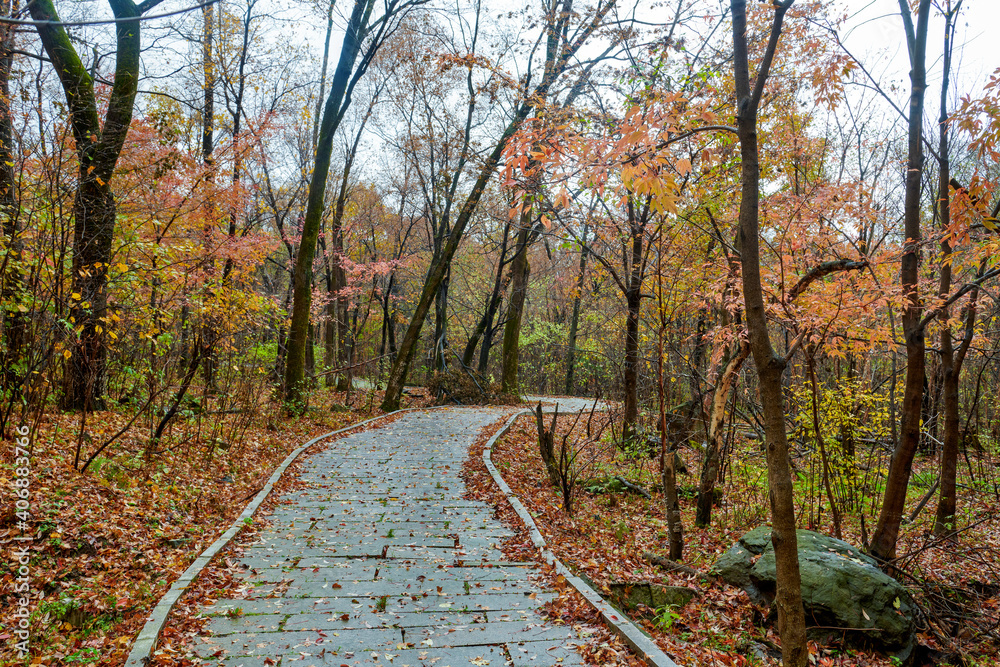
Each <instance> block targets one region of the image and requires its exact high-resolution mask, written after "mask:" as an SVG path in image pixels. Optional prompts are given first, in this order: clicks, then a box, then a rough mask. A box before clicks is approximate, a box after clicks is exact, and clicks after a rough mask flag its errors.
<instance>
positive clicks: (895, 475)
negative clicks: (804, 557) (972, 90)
mask: <svg viewBox="0 0 1000 667" xmlns="http://www.w3.org/2000/svg"><path fill="white" fill-rule="evenodd" d="M930 5H931V3H930V0H920V5H919V8H918V13H917V26H916V30H915V31H914V28H913V23H912V17H911V16H910V8H909V4H908V3H907V2H906V0H900V12H901V14H902V16H903V22H904V25H905V26H906V32H907V44H908V46H909V50H910V105H909V135H908V148H907V151H908V158H907V164H906V197H905V200H904V204H903V229H904V236H905V237H906V245H905V246H904V250H903V257H902V260H901V266H900V285H901V286H902V290H903V296H904V297H905V298H906V307H905V309H904V310H903V317H902V321H903V335H904V337H905V341H906V380H905V382H904V385H903V403H902V406H901V414H900V423H899V441H898V442H897V444H896V448H895V449H894V450H893V453H892V460H891V461H890V463H889V476H888V478H887V479H886V483H885V496H884V498H883V500H882V509H881V511H880V513H879V518H878V524H877V525H876V527H875V532H874V533H873V535H872V541H871V554H872V555H873V556H875V557H876V558H879V559H881V560H885V561H888V560H892V559H893V558H894V557H895V555H896V541H897V540H898V539H899V526H900V523H901V521H902V518H903V508H904V505H905V504H906V489H907V487H908V486H909V484H910V473H911V472H912V470H913V457H914V455H915V454H916V452H917V446H918V445H919V442H920V409H921V403H922V401H923V395H924V374H925V368H924V366H925V342H924V329H923V327H922V326H921V325H920V318H921V314H922V313H923V304H922V303H921V299H920V293H919V290H918V287H919V280H920V176H921V174H922V173H923V166H924V152H923V127H922V124H923V116H924V91H925V89H926V87H927V82H926V79H927V76H926V69H925V66H924V63H925V55H926V46H927V22H928V19H929V17H930Z"/></svg>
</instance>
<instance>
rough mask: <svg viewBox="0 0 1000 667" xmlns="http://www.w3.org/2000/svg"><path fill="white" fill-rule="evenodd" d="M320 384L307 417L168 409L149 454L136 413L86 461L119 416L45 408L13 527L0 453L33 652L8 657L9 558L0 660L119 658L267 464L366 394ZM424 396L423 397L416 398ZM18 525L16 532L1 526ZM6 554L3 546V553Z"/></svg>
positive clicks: (0, 503) (1, 589)
mask: <svg viewBox="0 0 1000 667" xmlns="http://www.w3.org/2000/svg"><path fill="white" fill-rule="evenodd" d="M345 398H346V396H345V395H344V394H339V395H338V394H335V393H333V394H331V393H326V394H325V397H324V398H323V399H322V402H321V403H320V404H317V405H316V406H314V407H313V408H312V409H310V410H309V411H308V412H307V413H306V415H305V416H303V417H301V418H297V419H292V418H288V417H286V416H284V414H283V413H282V411H281V408H280V406H279V405H277V404H272V405H268V406H267V407H266V408H265V409H264V410H262V411H261V412H260V413H259V414H257V415H255V416H254V418H253V419H247V420H246V421H245V422H240V421H239V420H241V419H243V417H244V416H243V415H241V414H233V415H226V416H224V418H223V419H222V420H221V421H220V420H219V419H214V420H210V419H209V418H208V417H205V418H203V419H202V420H201V421H199V419H198V417H197V415H192V416H190V417H189V418H182V419H178V420H176V421H175V423H174V424H173V425H172V427H171V428H170V430H169V431H168V433H167V437H165V438H164V439H163V441H162V442H161V443H160V447H159V450H158V451H157V453H156V454H155V455H154V456H152V457H150V458H149V459H147V458H145V457H144V456H143V450H144V443H145V438H146V437H148V435H149V431H148V430H147V429H148V425H147V426H145V427H140V426H139V425H138V422H137V424H136V425H133V426H132V428H130V429H127V430H126V431H125V433H124V435H123V436H122V437H121V438H118V439H117V440H116V441H115V442H114V443H113V444H111V445H110V446H108V447H107V448H106V449H105V450H104V451H103V452H102V453H101V454H100V456H99V457H97V458H95V459H94V461H93V462H92V463H91V464H90V466H89V468H88V470H87V472H85V473H81V472H78V471H77V470H75V469H74V468H73V463H74V458H75V453H76V448H77V444H78V443H80V445H81V447H82V451H83V454H84V460H86V458H88V457H89V455H90V454H91V453H92V452H93V451H94V450H95V449H96V448H98V447H99V446H100V445H101V444H103V443H104V442H105V441H106V440H107V439H108V438H110V437H111V436H113V435H114V434H115V433H117V432H118V431H119V430H120V429H122V427H124V426H125V425H126V424H127V422H128V421H129V419H130V418H131V415H129V414H127V413H119V412H98V413H91V414H89V415H87V417H86V422H85V424H84V425H83V432H84V433H86V436H85V437H84V438H82V439H81V438H80V437H79V436H80V433H81V425H80V417H79V415H72V414H61V413H52V414H46V415H44V416H43V418H42V421H41V423H40V426H39V429H38V432H37V434H36V435H35V437H34V439H33V442H32V451H31V476H30V479H31V485H30V492H31V495H30V503H31V510H30V512H31V515H30V519H29V520H28V522H27V523H28V527H27V530H22V529H21V528H20V526H19V518H18V516H17V515H16V511H15V509H16V505H15V500H16V499H15V498H14V496H13V495H12V494H11V489H12V485H11V480H12V478H13V476H14V465H13V464H14V456H13V454H14V452H13V450H11V451H10V452H5V453H4V456H3V457H2V458H0V487H2V489H3V491H2V496H0V543H3V544H4V547H5V549H4V551H5V556H7V554H9V553H11V552H12V550H13V549H14V548H20V546H22V545H23V544H27V545H28V548H29V552H30V564H29V567H30V591H31V601H30V604H29V607H28V609H29V611H30V613H31V621H30V624H31V627H30V632H31V637H30V647H31V653H30V657H29V659H27V660H21V659H19V658H18V657H17V653H16V650H15V642H16V640H17V637H16V636H15V635H13V634H12V629H13V628H14V627H15V624H16V619H15V618H14V617H13V613H14V612H15V611H16V610H17V608H18V605H17V604H16V602H17V599H18V595H15V593H14V592H13V591H14V588H13V587H14V584H15V578H16V576H17V575H16V572H15V568H11V567H5V568H4V569H3V570H2V574H0V664H3V665H8V664H9V665H14V664H29V662H30V664H44V665H88V664H90V665H102V666H103V665H107V666H116V665H121V664H123V662H124V660H125V658H126V657H127V655H128V651H129V649H130V647H131V645H132V642H133V639H134V637H135V636H136V634H137V633H138V632H139V630H140V629H141V627H142V625H143V624H144V623H145V620H146V617H147V614H148V612H149V611H150V609H152V607H153V606H154V605H155V604H156V602H157V601H158V600H159V599H160V598H161V597H162V596H163V594H164V593H165V592H166V591H167V589H168V588H169V587H170V585H171V583H172V582H173V581H174V580H175V579H176V578H177V577H178V576H179V575H180V574H181V573H182V572H183V571H184V570H185V569H186V568H187V567H188V565H189V564H190V563H191V562H192V561H193V560H194V559H195V558H196V557H197V555H198V554H200V553H201V552H202V551H203V550H204V549H205V548H206V547H208V545H210V544H211V543H212V542H213V541H215V539H216V538H217V537H218V536H219V535H220V534H221V533H222V532H224V531H225V530H226V529H227V528H228V527H229V525H230V524H231V522H232V520H233V519H234V518H235V517H237V516H238V515H239V514H240V512H242V510H243V508H244V507H245V506H246V505H247V504H248V503H249V501H250V499H251V498H252V497H253V496H254V495H255V494H256V493H257V492H258V491H259V490H260V489H261V488H262V487H263V485H264V484H265V482H266V480H267V479H268V477H270V475H271V473H272V472H273V471H274V469H275V468H276V467H277V466H278V464H279V463H280V462H281V461H282V460H283V459H284V458H285V457H286V456H287V455H288V454H289V453H290V452H291V451H292V450H294V449H295V448H297V447H299V446H300V445H302V444H303V443H304V442H306V441H307V440H309V439H310V438H312V437H315V436H317V435H320V434H322V433H326V432H329V431H331V430H335V429H338V428H342V427H344V426H347V425H349V424H351V423H354V422H356V421H359V420H361V419H363V418H365V417H367V416H370V412H369V411H370V410H372V407H371V406H373V405H374V406H377V405H378V400H377V397H369V396H368V395H367V394H354V395H353V396H352V398H353V399H354V407H350V408H345V407H344V402H345ZM414 401H417V402H419V403H421V404H423V403H426V399H425V398H423V397H417V398H415V399H414ZM22 535H30V536H31V538H32V539H31V540H30V541H27V542H16V541H15V540H14V539H13V538H15V537H17V536H22ZM8 559H9V556H8Z"/></svg>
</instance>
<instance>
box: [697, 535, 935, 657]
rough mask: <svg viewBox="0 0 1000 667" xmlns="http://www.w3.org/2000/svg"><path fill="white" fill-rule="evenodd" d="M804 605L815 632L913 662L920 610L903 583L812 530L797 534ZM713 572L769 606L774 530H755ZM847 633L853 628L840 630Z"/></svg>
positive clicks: (856, 552)
mask: <svg viewBox="0 0 1000 667" xmlns="http://www.w3.org/2000/svg"><path fill="white" fill-rule="evenodd" d="M796 536H797V539H798V547H799V570H800V573H801V578H802V602H803V604H804V605H805V610H806V623H807V624H808V625H809V626H811V627H813V628H815V630H814V631H812V632H811V633H810V634H812V635H813V636H815V637H817V638H821V637H822V636H824V635H826V634H830V635H831V636H838V637H839V636H842V635H846V636H847V637H848V639H849V640H850V641H851V642H852V643H856V644H861V645H873V646H875V647H878V648H881V649H883V650H886V651H889V652H893V653H895V655H896V656H897V657H899V658H901V659H903V660H906V659H907V658H909V656H910V654H911V653H912V651H913V647H914V640H915V631H916V628H915V625H914V622H913V614H914V612H915V609H916V608H915V606H914V604H913V601H912V600H911V598H910V595H909V593H908V592H907V591H906V588H904V587H903V586H902V585H901V584H900V583H899V582H898V581H896V580H895V579H893V578H892V577H890V576H888V575H887V574H885V573H884V572H882V570H880V569H879V568H878V566H877V563H876V561H875V560H874V559H873V558H871V557H870V556H867V555H866V554H863V553H861V551H860V550H858V549H857V548H856V547H854V546H852V545H850V544H848V543H847V542H844V541H842V540H837V539H834V538H832V537H826V536H825V535H820V534H819V533H815V532H812V531H808V530H799V531H796ZM713 572H714V573H715V574H717V575H718V576H720V577H721V578H722V579H723V580H724V581H726V582H727V583H730V584H732V585H734V586H739V587H740V588H742V589H743V590H745V591H746V592H747V594H748V595H750V597H751V599H753V600H754V601H755V602H757V603H766V604H770V603H771V602H772V601H773V600H774V594H775V587H776V583H775V582H776V573H775V557H774V548H773V547H772V545H771V529H770V527H768V526H761V527H760V528H755V529H754V530H752V531H750V532H749V533H747V534H746V535H744V536H743V537H741V538H740V540H739V543H738V544H735V545H733V547H732V548H731V549H729V551H727V552H726V553H724V554H723V555H722V556H720V557H719V559H718V560H717V561H716V563H715V566H714V567H713ZM838 628H839V629H847V628H849V630H838Z"/></svg>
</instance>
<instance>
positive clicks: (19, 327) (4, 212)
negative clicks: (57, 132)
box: [0, 4, 26, 392]
mask: <svg viewBox="0 0 1000 667" xmlns="http://www.w3.org/2000/svg"><path fill="white" fill-rule="evenodd" d="M15 8H16V4H15V5H13V6H12V8H11V10H12V11H13V10H14V9H15ZM13 48H14V26H12V25H0V223H2V228H3V235H4V247H5V248H6V249H7V253H6V254H5V255H4V259H3V266H2V269H0V280H2V281H3V289H2V292H0V303H2V306H3V309H4V310H3V313H2V316H3V321H2V322H0V332H2V339H3V353H2V356H0V364H2V369H0V382H2V385H0V386H2V387H3V389H5V390H8V391H14V392H20V391H21V384H22V380H23V377H24V374H23V372H22V368H21V366H20V361H21V357H22V355H23V349H24V345H25V335H26V321H25V316H24V313H23V312H21V311H20V309H19V306H21V303H20V292H21V288H22V282H23V281H22V279H21V266H20V264H21V253H22V250H23V248H22V243H21V239H20V231H21V230H20V224H19V223H20V221H19V218H20V216H19V207H18V200H17V184H16V179H15V175H14V164H15V158H14V153H13V145H14V132H13V119H12V118H11V115H10V72H11V68H12V66H13V64H14V53H13Z"/></svg>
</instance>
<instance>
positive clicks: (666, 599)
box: [608, 581, 698, 609]
mask: <svg viewBox="0 0 1000 667" xmlns="http://www.w3.org/2000/svg"><path fill="white" fill-rule="evenodd" d="M608 588H609V589H610V590H611V598H612V600H613V601H614V602H615V603H616V604H617V605H618V606H619V607H624V608H625V609H639V608H640V607H648V608H649V609H660V608H662V607H683V606H684V605H686V604H687V603H688V602H690V601H691V600H692V598H694V596H695V595H697V594H698V591H696V590H695V589H693V588H688V587H687V586H661V585H660V584H651V583H648V582H643V581H639V582H630V581H623V582H618V583H612V584H608Z"/></svg>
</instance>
